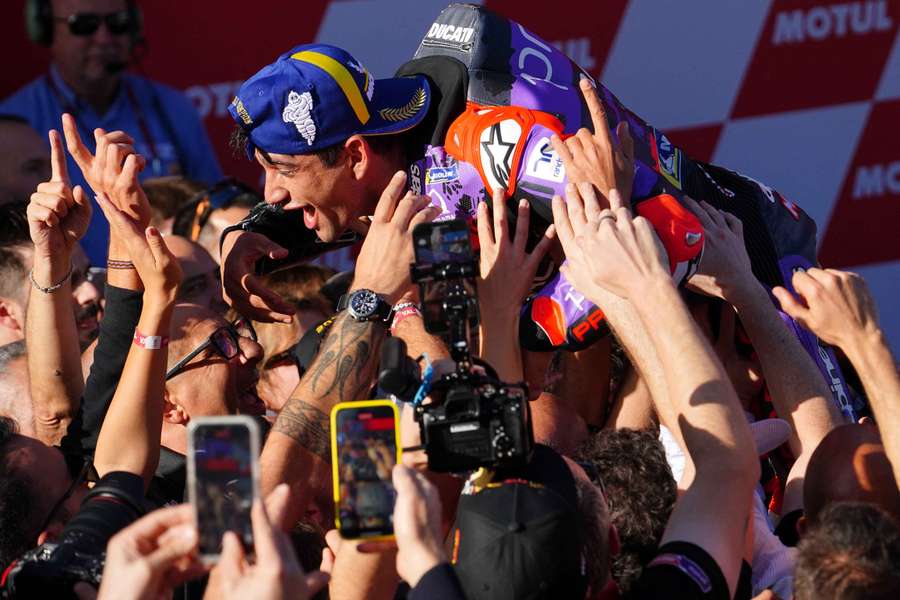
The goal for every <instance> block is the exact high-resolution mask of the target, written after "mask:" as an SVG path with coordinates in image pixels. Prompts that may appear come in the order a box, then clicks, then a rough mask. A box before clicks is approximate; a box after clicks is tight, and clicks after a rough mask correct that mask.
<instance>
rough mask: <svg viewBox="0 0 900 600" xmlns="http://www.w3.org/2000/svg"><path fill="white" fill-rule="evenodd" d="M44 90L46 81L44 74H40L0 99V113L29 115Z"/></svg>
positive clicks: (37, 103) (45, 89)
mask: <svg viewBox="0 0 900 600" xmlns="http://www.w3.org/2000/svg"><path fill="white" fill-rule="evenodd" d="M46 92H47V83H46V81H45V78H44V75H41V76H39V77H37V78H35V79H33V80H31V81H30V82H28V83H26V84H25V85H23V86H22V87H20V88H19V89H17V90H16V91H14V92H13V93H11V94H10V95H9V96H7V97H6V98H3V99H2V100H0V114H12V115H18V116H26V115H29V114H31V113H32V112H33V111H34V109H35V107H37V106H38V105H39V102H38V100H39V98H41V97H42V96H43V95H44V94H46Z"/></svg>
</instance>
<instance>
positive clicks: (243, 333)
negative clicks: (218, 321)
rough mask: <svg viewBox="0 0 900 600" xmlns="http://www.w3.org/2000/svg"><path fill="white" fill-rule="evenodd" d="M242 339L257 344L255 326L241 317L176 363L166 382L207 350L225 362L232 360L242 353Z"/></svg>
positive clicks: (213, 334) (213, 333)
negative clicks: (210, 350)
mask: <svg viewBox="0 0 900 600" xmlns="http://www.w3.org/2000/svg"><path fill="white" fill-rule="evenodd" d="M242 337H243V338H247V339H250V340H253V341H254V342H255V341H256V330H254V329H253V325H252V324H251V323H250V320H249V319H245V318H244V317H239V318H237V319H235V320H234V321H232V322H231V323H229V324H228V325H226V326H225V327H219V328H218V329H216V330H215V331H213V332H212V333H211V334H210V336H209V337H208V338H206V340H204V341H203V343H202V344H200V345H199V346H197V347H196V348H194V349H193V350H191V351H190V352H188V353H187V355H186V356H185V357H184V358H182V359H181V360H179V361H178V362H177V363H175V365H174V366H173V367H172V368H171V369H169V371H168V372H167V373H166V381H168V380H169V379H172V378H173V377H175V376H176V375H178V374H179V373H181V372H182V371H184V370H185V368H186V367H187V365H188V363H190V362H191V361H192V360H194V358H195V357H196V356H197V355H199V354H200V353H201V352H203V351H205V350H206V349H207V348H210V349H212V351H213V352H215V353H216V354H218V355H219V356H221V357H222V358H224V359H225V360H231V359H232V358H234V357H235V356H237V355H238V354H239V353H240V351H241V344H240V339H241V338H242Z"/></svg>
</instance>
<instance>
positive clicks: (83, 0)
mask: <svg viewBox="0 0 900 600" xmlns="http://www.w3.org/2000/svg"><path fill="white" fill-rule="evenodd" d="M127 7H128V3H127V2H126V0H53V14H54V16H60V17H67V16H69V15H74V14H76V13H100V14H106V13H112V12H117V11H120V10H125V9H126V8H127Z"/></svg>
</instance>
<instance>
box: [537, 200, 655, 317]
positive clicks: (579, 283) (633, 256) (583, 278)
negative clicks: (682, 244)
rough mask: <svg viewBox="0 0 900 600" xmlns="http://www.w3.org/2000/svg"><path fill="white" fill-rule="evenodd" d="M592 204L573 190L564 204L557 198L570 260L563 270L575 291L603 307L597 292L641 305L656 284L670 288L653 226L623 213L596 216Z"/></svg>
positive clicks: (559, 222) (555, 209)
mask: <svg viewBox="0 0 900 600" xmlns="http://www.w3.org/2000/svg"><path fill="white" fill-rule="evenodd" d="M593 202H595V200H591V199H588V200H582V197H581V195H580V194H579V193H578V189H577V188H576V187H575V186H574V185H571V184H570V185H569V186H567V188H566V201H565V202H563V200H562V198H560V197H559V196H555V197H554V198H553V221H554V224H555V225H556V233H557V235H558V236H559V240H560V242H561V243H562V246H563V249H564V250H565V253H566V258H567V259H568V260H567V263H566V264H564V265H563V266H562V268H561V270H562V273H563V274H564V275H565V276H566V278H567V279H569V281H571V282H572V283H573V284H574V285H575V286H576V289H578V291H580V292H581V293H583V294H584V295H585V296H587V297H588V298H589V299H591V300H592V301H594V302H595V303H596V304H599V303H598V302H597V301H596V300H595V299H594V295H593V294H592V291H593V290H594V288H595V287H596V286H599V287H602V288H603V289H605V290H608V291H610V292H612V293H614V294H616V295H617V296H619V297H621V298H628V299H637V298H638V297H639V296H640V295H641V293H642V290H643V288H644V286H646V285H647V284H650V283H652V282H653V281H658V280H661V279H665V280H666V281H668V282H669V283H670V284H671V277H670V275H669V268H668V262H667V259H666V252H665V250H664V249H663V247H662V244H661V243H660V241H659V238H657V237H656V233H655V232H654V231H653V227H652V226H651V225H650V222H649V221H647V219H645V218H643V217H632V215H631V212H630V211H629V210H628V209H627V208H624V207H620V208H618V209H617V210H616V211H615V212H613V211H612V210H609V209H604V210H601V211H599V212H597V211H596V206H593V207H592V206H590V204H592V203H593ZM600 305H601V306H602V304H600Z"/></svg>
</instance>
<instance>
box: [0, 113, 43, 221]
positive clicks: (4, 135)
mask: <svg viewBox="0 0 900 600" xmlns="http://www.w3.org/2000/svg"><path fill="white" fill-rule="evenodd" d="M48 177H50V158H49V155H48V154H47V145H46V144H45V143H44V140H43V139H41V136H40V134H38V132H36V131H35V130H34V129H32V128H31V126H30V125H28V121H26V120H25V119H22V118H21V117H13V116H9V115H3V114H0V204H4V203H6V202H22V201H24V200H25V199H26V198H28V196H29V195H30V194H31V192H33V191H34V188H36V187H37V185H38V184H39V183H40V182H42V181H47V178H48Z"/></svg>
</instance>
